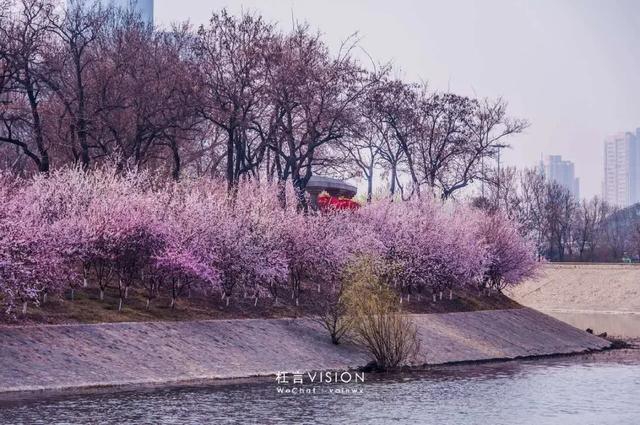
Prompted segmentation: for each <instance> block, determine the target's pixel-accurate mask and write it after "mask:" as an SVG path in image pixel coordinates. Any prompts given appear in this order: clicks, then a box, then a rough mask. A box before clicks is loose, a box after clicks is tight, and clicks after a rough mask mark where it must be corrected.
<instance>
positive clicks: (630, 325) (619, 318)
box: [544, 310, 640, 338]
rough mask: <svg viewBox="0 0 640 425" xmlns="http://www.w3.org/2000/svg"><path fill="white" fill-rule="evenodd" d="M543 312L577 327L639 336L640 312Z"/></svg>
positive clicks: (624, 336) (619, 335)
mask: <svg viewBox="0 0 640 425" xmlns="http://www.w3.org/2000/svg"><path fill="white" fill-rule="evenodd" d="M544 313H546V314H548V315H550V316H553V317H555V318H556V319H558V320H562V321H563V322H566V323H569V324H570V325H572V326H575V327H576V328H578V329H587V328H591V329H593V331H594V332H595V333H597V334H600V333H602V332H607V333H608V334H609V335H612V336H617V337H621V338H640V313H626V312H597V311H571V310H548V311H544Z"/></svg>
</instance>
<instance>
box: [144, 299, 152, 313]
mask: <svg viewBox="0 0 640 425" xmlns="http://www.w3.org/2000/svg"><path fill="white" fill-rule="evenodd" d="M150 305H151V298H147V305H146V306H145V310H149V306H150Z"/></svg>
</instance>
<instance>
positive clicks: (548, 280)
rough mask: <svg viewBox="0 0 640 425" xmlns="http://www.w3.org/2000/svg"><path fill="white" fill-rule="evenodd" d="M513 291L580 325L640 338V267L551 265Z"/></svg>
mask: <svg viewBox="0 0 640 425" xmlns="http://www.w3.org/2000/svg"><path fill="white" fill-rule="evenodd" d="M508 295H509V296H510V297H512V298H513V299H515V300H516V301H518V302H519V303H521V304H523V305H526V306H527V307H531V308H534V309H536V310H539V311H542V312H544V313H546V314H549V315H551V316H553V317H555V318H557V319H559V320H562V321H564V322H567V323H569V324H571V325H573V326H575V327H577V328H580V329H587V328H590V329H592V330H593V331H594V332H595V333H603V332H606V333H607V334H608V335H610V336H615V337H620V338H624V339H640V265H637V264H588V263H587V264H584V263H582V264H578V263H574V264H561V263H551V264H546V265H544V266H543V267H542V268H541V270H540V272H539V273H538V276H537V277H536V278H535V279H531V280H528V281H525V282H523V283H522V284H520V285H518V286H516V287H514V288H513V289H511V290H510V291H509V294H508Z"/></svg>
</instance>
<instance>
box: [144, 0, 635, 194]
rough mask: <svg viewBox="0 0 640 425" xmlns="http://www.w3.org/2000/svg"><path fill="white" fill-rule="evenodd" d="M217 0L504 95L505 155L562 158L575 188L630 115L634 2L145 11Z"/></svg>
mask: <svg viewBox="0 0 640 425" xmlns="http://www.w3.org/2000/svg"><path fill="white" fill-rule="evenodd" d="M223 7H228V8H229V10H230V12H232V13H235V14H238V13H241V12H242V11H243V10H244V11H257V12H259V13H260V14H262V15H263V16H264V18H265V19H266V20H268V21H271V22H277V23H278V25H279V26H280V27H281V28H283V29H288V28H290V27H291V23H292V20H298V21H300V22H305V21H306V22H308V23H309V24H310V25H311V26H312V27H313V28H316V29H318V30H319V31H321V32H322V33H323V34H324V38H325V39H326V40H327V41H328V43H329V45H330V46H331V47H332V49H334V50H337V49H338V48H339V46H340V43H341V41H343V40H344V39H346V38H347V37H348V36H349V35H351V34H352V33H354V32H355V31H358V36H359V38H360V39H361V45H362V47H363V49H365V50H366V52H367V54H368V55H370V56H371V57H372V58H373V59H374V60H375V61H378V62H387V61H392V62H393V64H394V65H395V66H396V68H397V71H394V72H397V73H398V74H399V75H400V76H402V77H403V78H406V79H408V80H414V81H426V82H428V84H429V86H430V87H431V88H432V89H437V90H451V91H453V92H455V93H459V94H463V95H469V96H475V97H484V96H488V97H491V98H496V97H500V96H502V97H503V98H504V99H505V100H507V101H508V102H509V114H510V115H513V116H515V117H521V118H526V119H528V120H529V121H530V122H531V126H530V127H529V128H528V129H527V130H526V132H525V134H523V135H519V136H516V137H514V138H513V139H511V140H509V142H510V143H511V144H512V145H513V149H505V150H503V152H502V154H503V157H502V163H503V165H505V166H517V167H518V168H524V167H531V165H532V164H535V163H537V162H538V161H539V160H540V154H541V153H545V154H548V153H554V154H557V155H562V156H563V157H566V158H570V159H571V161H572V162H573V163H574V164H575V173H576V175H577V176H579V177H580V192H581V196H585V197H592V196H594V195H600V194H601V193H602V180H603V177H604V174H603V166H602V164H603V161H604V158H603V149H602V143H603V140H604V139H605V138H606V137H607V136H609V135H610V134H614V133H616V132H619V131H624V130H625V129H632V128H635V127H636V126H637V125H639V124H640V78H638V77H637V70H638V69H640V43H638V42H637V40H640V25H638V23H637V19H638V18H637V17H638V16H640V2H637V1H633V0H617V1H614V2H602V1H598V0H563V1H557V0H538V1H535V2H533V1H522V0H483V1H475V0H451V1H447V2H444V1H441V0H440V1H438V0H424V1H421V2H412V1H408V0H406V1H403V0H398V1H395V2H385V1H376V0H370V1H364V0H350V1H348V2H345V1H338V0H325V1H323V2H310V1H299V0H234V1H229V0H211V1H208V2H203V1H199V0H182V1H180V2H174V1H157V2H156V4H155V21H156V23H158V24H159V25H164V26H167V25H169V24H170V23H171V22H177V21H178V22H181V21H185V20H189V21H190V22H191V23H192V24H193V25H194V26H197V25H200V24H202V23H206V22H207V20H208V19H209V17H210V16H211V12H212V10H220V9H221V8H223ZM452 25H454V26H455V31H452ZM360 53H362V61H363V62H364V63H369V59H368V56H367V55H366V54H364V52H361V51H360Z"/></svg>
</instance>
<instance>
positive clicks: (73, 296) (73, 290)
mask: <svg viewBox="0 0 640 425" xmlns="http://www.w3.org/2000/svg"><path fill="white" fill-rule="evenodd" d="M74 298H75V289H73V288H71V301H73V300H74Z"/></svg>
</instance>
